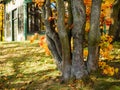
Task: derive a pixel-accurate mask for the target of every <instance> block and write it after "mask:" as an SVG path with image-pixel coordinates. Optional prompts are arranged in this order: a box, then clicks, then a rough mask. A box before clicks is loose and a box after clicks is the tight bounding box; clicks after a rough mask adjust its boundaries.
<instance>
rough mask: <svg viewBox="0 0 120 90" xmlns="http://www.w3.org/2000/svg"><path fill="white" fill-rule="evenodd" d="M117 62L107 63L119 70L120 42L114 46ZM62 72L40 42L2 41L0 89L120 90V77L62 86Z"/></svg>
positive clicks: (94, 77)
mask: <svg viewBox="0 0 120 90" xmlns="http://www.w3.org/2000/svg"><path fill="white" fill-rule="evenodd" d="M113 54H114V57H115V58H114V60H112V61H108V62H107V63H108V64H110V65H112V66H114V67H117V68H119V69H120V42H119V43H118V42H115V43H114V49H113ZM59 76H60V72H59V71H58V70H57V68H56V66H55V63H54V60H53V59H52V57H51V56H47V55H45V51H44V49H42V48H41V47H39V44H38V42H37V41H35V42H34V43H32V44H31V43H30V42H29V41H25V42H0V90H120V71H119V72H118V74H117V75H114V76H106V75H102V74H99V72H98V73H95V74H93V75H91V76H90V77H91V79H92V82H91V83H88V84H83V82H82V81H74V82H69V83H67V84H60V81H59Z"/></svg>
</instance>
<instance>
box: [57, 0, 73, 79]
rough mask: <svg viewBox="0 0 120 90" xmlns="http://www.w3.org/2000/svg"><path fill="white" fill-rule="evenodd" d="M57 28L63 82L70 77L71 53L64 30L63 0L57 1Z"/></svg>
mask: <svg viewBox="0 0 120 90" xmlns="http://www.w3.org/2000/svg"><path fill="white" fill-rule="evenodd" d="M57 14H58V20H57V27H58V34H59V38H60V41H61V46H62V60H63V62H62V74H63V79H64V80H65V81H67V80H69V79H70V76H71V56H70V55H71V54H70V53H71V52H70V45H69V38H68V34H67V31H66V29H65V22H64V20H65V8H64V0H57Z"/></svg>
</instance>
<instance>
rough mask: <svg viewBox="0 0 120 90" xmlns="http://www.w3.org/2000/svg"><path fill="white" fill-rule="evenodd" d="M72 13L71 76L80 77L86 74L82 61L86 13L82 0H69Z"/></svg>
mask: <svg viewBox="0 0 120 90" xmlns="http://www.w3.org/2000/svg"><path fill="white" fill-rule="evenodd" d="M71 2H72V14H73V25H74V27H73V30H72V36H73V56H72V76H73V77H75V78H76V79H81V78H82V77H84V76H86V75H87V70H86V67H85V64H84V61H83V36H84V30H85V22H86V13H85V6H84V2H83V0H71Z"/></svg>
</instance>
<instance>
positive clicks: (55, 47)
mask: <svg viewBox="0 0 120 90" xmlns="http://www.w3.org/2000/svg"><path fill="white" fill-rule="evenodd" d="M43 14H44V15H43V16H44V24H45V27H46V39H47V44H48V48H49V49H50V51H51V53H52V55H53V58H54V59H55V61H56V64H57V67H58V69H59V70H60V71H62V66H61V63H62V51H61V43H60V39H59V36H58V34H57V33H56V31H55V28H54V27H53V25H54V21H49V20H48V19H49V17H51V16H52V13H51V9H50V0H46V2H45V6H44V7H43Z"/></svg>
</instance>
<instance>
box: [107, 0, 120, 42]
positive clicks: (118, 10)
mask: <svg viewBox="0 0 120 90" xmlns="http://www.w3.org/2000/svg"><path fill="white" fill-rule="evenodd" d="M111 17H112V18H113V20H114V22H113V24H112V25H111V26H110V32H109V35H112V36H113V37H114V40H119V38H120V0H115V1H114V4H113V12H112V15H111Z"/></svg>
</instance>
